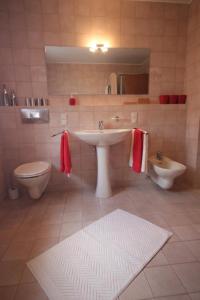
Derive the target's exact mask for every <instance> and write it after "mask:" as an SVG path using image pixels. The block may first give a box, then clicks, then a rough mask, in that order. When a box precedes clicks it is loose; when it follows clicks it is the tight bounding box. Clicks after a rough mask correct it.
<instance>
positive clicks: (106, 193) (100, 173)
mask: <svg viewBox="0 0 200 300" xmlns="http://www.w3.org/2000/svg"><path fill="white" fill-rule="evenodd" d="M96 149H97V187H96V197H98V198H109V197H110V196H111V195H112V190H111V185H110V177H109V146H97V147H96Z"/></svg>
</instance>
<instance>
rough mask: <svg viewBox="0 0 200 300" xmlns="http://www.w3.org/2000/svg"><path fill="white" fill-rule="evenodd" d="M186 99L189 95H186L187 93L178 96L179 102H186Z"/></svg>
mask: <svg viewBox="0 0 200 300" xmlns="http://www.w3.org/2000/svg"><path fill="white" fill-rule="evenodd" d="M186 99H187V96H186V95H179V96H178V103H179V104H185V102H186Z"/></svg>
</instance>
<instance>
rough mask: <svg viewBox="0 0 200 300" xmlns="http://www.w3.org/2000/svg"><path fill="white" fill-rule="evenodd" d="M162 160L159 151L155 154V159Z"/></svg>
mask: <svg viewBox="0 0 200 300" xmlns="http://www.w3.org/2000/svg"><path fill="white" fill-rule="evenodd" d="M162 158H163V155H162V152H160V151H158V152H156V159H157V160H162Z"/></svg>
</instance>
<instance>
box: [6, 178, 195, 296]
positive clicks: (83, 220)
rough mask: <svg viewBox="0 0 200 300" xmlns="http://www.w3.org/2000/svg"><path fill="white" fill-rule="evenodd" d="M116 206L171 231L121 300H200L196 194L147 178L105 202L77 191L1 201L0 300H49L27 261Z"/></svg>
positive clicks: (92, 194) (87, 192) (193, 191)
mask: <svg viewBox="0 0 200 300" xmlns="http://www.w3.org/2000/svg"><path fill="white" fill-rule="evenodd" d="M116 208H121V209H124V210H127V211H129V212H130V213H133V214H136V215H138V216H140V217H143V218H145V219H147V220H149V221H150V222H153V223H155V224H157V225H159V226H162V227H164V228H167V229H169V230H171V231H173V233H174V235H173V237H172V238H171V239H170V240H169V241H168V242H167V244H166V245H165V246H164V247H163V249H161V250H160V251H159V253H158V254H157V255H156V256H155V257H154V258H153V259H152V261H151V262H150V263H149V264H148V265H147V266H146V268H145V269H144V270H143V271H142V272H141V273H140V274H139V275H138V277H137V278H136V279H135V280H134V281H133V283H132V284H130V286H129V287H128V288H127V289H126V291H125V292H124V293H123V294H122V295H121V296H120V299H121V300H142V299H151V300H152V299H153V300H154V299H156V300H200V191H198V190H189V189H183V190H177V191H163V190H160V189H159V188H157V187H156V186H154V185H153V184H152V183H151V182H149V181H148V180H147V181H146V183H145V185H141V186H135V187H132V188H130V187H129V188H124V189H121V190H120V189H119V190H117V191H116V192H115V194H114V196H113V197H111V198H109V199H96V198H95V196H94V191H82V192H77V191H76V192H68V193H66V192H65V193H61V192H51V193H46V194H45V195H44V196H43V197H42V199H40V200H38V201H33V200H30V199H29V198H27V197H25V196H24V197H22V198H21V199H19V200H17V201H9V200H5V201H3V203H1V204H0V300H25V299H26V300H47V297H46V295H45V294H44V292H43V291H42V289H41V288H40V286H39V285H38V283H37V282H36V280H35V279H34V277H33V276H32V274H31V272H30V271H29V270H28V268H27V267H26V261H27V260H29V259H30V258H32V257H34V256H37V255H38V254H39V253H41V252H43V251H45V250H47V249H48V248H49V247H52V246H53V245H55V244H56V243H58V242H59V241H61V240H63V239H64V238H66V237H67V236H69V235H71V234H73V233H74V232H76V231H78V230H79V229H81V228H82V227H84V226H85V225H87V224H89V223H91V222H93V221H94V220H96V219H98V218H100V217H101V216H103V215H105V214H107V213H109V212H111V211H112V210H114V209H116ZM80 300H81V299H80Z"/></svg>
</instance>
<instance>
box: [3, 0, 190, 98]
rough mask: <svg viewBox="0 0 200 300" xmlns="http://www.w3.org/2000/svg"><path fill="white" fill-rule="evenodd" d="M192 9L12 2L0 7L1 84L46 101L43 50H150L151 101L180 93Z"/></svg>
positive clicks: (70, 0)
mask: <svg viewBox="0 0 200 300" xmlns="http://www.w3.org/2000/svg"><path fill="white" fill-rule="evenodd" d="M187 15H188V5H178V4H177V5H176V4H167V3H163V4H160V3H145V2H137V1H127V0H109V1H106V0H10V1H1V6H0V37H1V43H0V68H1V72H0V83H3V82H6V83H7V84H8V85H9V86H12V87H14V88H15V89H16V91H17V95H18V96H19V97H24V96H36V97H37V96H41V97H42V96H46V95H47V94H48V92H47V82H46V68H45V59H44V46H45V45H65V46H69V45H73V46H76V45H77V46H88V43H89V42H91V41H93V40H96V41H97V42H104V41H105V40H106V41H108V42H109V44H110V45H111V46H113V47H136V48H138V47H147V48H150V49H151V66H150V96H151V99H152V100H157V98H158V95H159V94H163V93H167V94H171V93H173V94H174V93H175V94H176V93H178V94H179V93H182V92H183V80H184V71H185V45H186V26H187Z"/></svg>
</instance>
